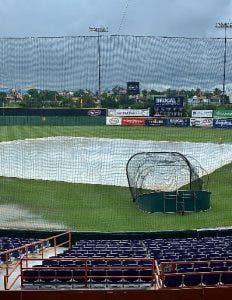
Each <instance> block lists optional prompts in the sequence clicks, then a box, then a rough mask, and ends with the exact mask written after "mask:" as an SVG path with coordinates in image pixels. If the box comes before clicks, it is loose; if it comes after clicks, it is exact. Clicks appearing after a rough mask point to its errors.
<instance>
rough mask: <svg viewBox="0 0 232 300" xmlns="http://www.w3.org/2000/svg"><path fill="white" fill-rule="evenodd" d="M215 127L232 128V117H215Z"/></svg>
mask: <svg viewBox="0 0 232 300" xmlns="http://www.w3.org/2000/svg"><path fill="white" fill-rule="evenodd" d="M213 127H215V128H232V119H214V120H213Z"/></svg>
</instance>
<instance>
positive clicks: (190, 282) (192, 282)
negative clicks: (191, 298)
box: [183, 274, 201, 286]
mask: <svg viewBox="0 0 232 300" xmlns="http://www.w3.org/2000/svg"><path fill="white" fill-rule="evenodd" d="M183 284H184V285H185V286H197V285H200V284H201V275H200V274H189V275H188V274H186V275H184V280H183Z"/></svg>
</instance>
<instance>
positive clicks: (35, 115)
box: [0, 108, 232, 128]
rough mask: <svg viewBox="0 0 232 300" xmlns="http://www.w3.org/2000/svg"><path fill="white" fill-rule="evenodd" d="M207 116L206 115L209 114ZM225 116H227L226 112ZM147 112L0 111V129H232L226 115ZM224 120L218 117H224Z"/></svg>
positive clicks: (230, 119)
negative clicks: (105, 127)
mask: <svg viewBox="0 0 232 300" xmlns="http://www.w3.org/2000/svg"><path fill="white" fill-rule="evenodd" d="M209 112H210V114H209ZM228 112H230V111H229V110H228ZM149 113H150V111H149V109H108V110H107V109H104V108H101V109H98V108H89V109H52V108H51V109H35V108H34V109H33V108H31V109H30V108H0V126H1V125H2V126H12V125H31V126H33V125H34V126H41V125H51V126H52V125H55V126H81V125H84V126H88V125H89V126H96V125H112V126H167V127H205V128H212V127H213V128H232V118H231V117H230V114H219V113H217V114H215V116H216V117H215V118H213V117H209V116H210V115H212V116H213V111H207V110H202V111H201V110H195V111H193V114H192V115H193V116H194V117H193V116H192V117H191V118H183V117H149ZM224 115H225V117H219V116H224Z"/></svg>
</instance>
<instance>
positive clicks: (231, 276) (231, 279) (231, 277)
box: [221, 272, 232, 284]
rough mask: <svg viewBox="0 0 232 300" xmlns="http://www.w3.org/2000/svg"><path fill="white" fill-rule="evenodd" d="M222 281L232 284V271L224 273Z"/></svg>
mask: <svg viewBox="0 0 232 300" xmlns="http://www.w3.org/2000/svg"><path fill="white" fill-rule="evenodd" d="M221 282H222V284H232V272H230V273H222V275H221Z"/></svg>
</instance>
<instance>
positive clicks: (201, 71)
mask: <svg viewBox="0 0 232 300" xmlns="http://www.w3.org/2000/svg"><path fill="white" fill-rule="evenodd" d="M97 41H98V40H97V37H95V36H89V37H87V36H78V37H57V38H22V39H20V38H18V39H14V38H5V39H0V61H1V67H0V70H1V72H0V84H1V85H2V86H3V87H7V88H14V89H25V88H30V87H35V88H38V89H43V90H58V91H63V90H77V89H89V90H92V91H93V90H95V91H96V90H97V89H98V74H99V68H98V66H99V61H98V58H99V55H98V54H99V53H98V42H97ZM231 43H232V41H231V39H227V45H228V46H227V63H226V65H227V69H226V78H227V83H229V82H231V79H232V73H231V64H232V60H231V57H232V55H231V51H232V50H231V49H232V47H231ZM100 59H101V61H100V69H101V86H102V89H103V90H109V89H112V88H113V87H114V86H115V85H120V86H124V87H125V86H126V82H128V81H138V82H140V84H141V87H142V88H155V89H157V88H167V87H168V88H178V89H181V88H190V89H192V88H201V89H213V88H215V87H218V86H221V85H222V77H223V59H224V39H220V38H218V39H213V38H212V39H210V38H209V39H203V38H195V39H194V38H165V37H152V36H149V37H143V36H100Z"/></svg>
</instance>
